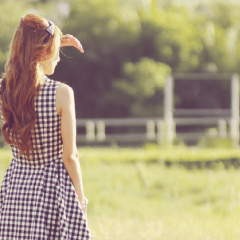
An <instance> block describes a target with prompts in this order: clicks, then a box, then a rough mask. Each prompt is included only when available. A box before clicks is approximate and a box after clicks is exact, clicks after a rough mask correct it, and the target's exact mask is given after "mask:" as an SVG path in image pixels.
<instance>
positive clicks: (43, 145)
mask: <svg viewBox="0 0 240 240" xmlns="http://www.w3.org/2000/svg"><path fill="white" fill-rule="evenodd" d="M57 85H58V82H56V81H53V80H50V79H48V78H45V82H44V84H43V86H42V88H41V91H40V93H39V96H38V98H37V99H36V102H35V111H36V114H37V122H36V124H35V127H34V130H33V131H32V144H33V149H34V152H33V154H32V155H30V158H29V159H28V158H27V157H26V156H24V155H20V156H18V155H19V149H18V148H17V147H16V146H11V148H12V153H13V157H14V158H16V159H17V161H20V162H22V163H24V164H29V165H41V164H47V163H49V162H51V161H53V160H54V159H57V158H61V157H62V153H63V144H62V136H61V118H60V116H59V115H58V114H57V110H56V103H55V100H56V92H57Z"/></svg>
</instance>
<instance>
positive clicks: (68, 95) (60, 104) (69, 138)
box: [56, 83, 86, 214]
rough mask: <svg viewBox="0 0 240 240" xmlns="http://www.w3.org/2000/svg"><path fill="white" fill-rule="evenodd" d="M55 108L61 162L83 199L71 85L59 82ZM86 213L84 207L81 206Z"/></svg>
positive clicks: (80, 197) (80, 198) (79, 197)
mask: <svg viewBox="0 0 240 240" xmlns="http://www.w3.org/2000/svg"><path fill="white" fill-rule="evenodd" d="M56 108H57V112H58V114H59V115H60V116H61V132H62V139H63V163H64V165H65V167H66V170H67V172H68V174H69V177H70V179H71V180H72V183H73V186H74V188H75V190H76V193H77V195H78V199H79V201H80V202H82V201H83V200H84V191H83V183H82V173H81V167H80V162H79V159H78V151H77V146H76V115H75V104H74V93H73V90H72V88H71V87H69V86H68V85H66V84H63V83H59V85H58V89H57V95H56ZM83 212H84V213H85V214H86V208H83Z"/></svg>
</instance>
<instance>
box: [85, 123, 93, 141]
mask: <svg viewBox="0 0 240 240" xmlns="http://www.w3.org/2000/svg"><path fill="white" fill-rule="evenodd" d="M86 139H87V140H88V141H93V140H94V139H95V123H94V122H93V121H87V123H86Z"/></svg>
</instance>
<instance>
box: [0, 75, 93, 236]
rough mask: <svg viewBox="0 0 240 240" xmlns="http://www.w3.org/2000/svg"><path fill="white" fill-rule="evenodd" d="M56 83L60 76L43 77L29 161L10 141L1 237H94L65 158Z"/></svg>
mask: <svg viewBox="0 0 240 240" xmlns="http://www.w3.org/2000/svg"><path fill="white" fill-rule="evenodd" d="M57 86H58V82H56V81H53V80H50V79H48V78H45V82H44V84H43V86H42V88H41V91H40V93H39V95H38V97H37V99H36V102H35V110H36V114H37V122H36V124H35V127H34V131H33V134H32V143H33V148H34V152H33V155H32V158H31V161H30V160H29V159H28V158H26V157H25V156H24V155H20V156H19V157H17V156H18V153H19V150H18V148H17V147H16V146H13V145H12V146H11V149H12V154H13V159H12V161H11V163H10V165H9V167H8V169H7V172H6V174H5V176H4V179H3V182H2V184H1V189H0V239H1V240H56V239H59V240H73V239H76V240H92V236H91V233H90V231H89V229H88V227H87V222H86V219H85V216H84V215H83V212H82V209H81V205H80V203H79V201H78V198H77V194H76V192H75V189H74V186H73V184H72V181H71V179H70V177H69V175H68V172H67V171H66V168H65V166H64V164H63V161H62V153H63V144H62V136H61V126H60V120H61V118H60V116H59V115H58V114H57V111H56V104H55V98H56V91H57ZM0 87H1V85H0ZM0 160H1V156H0Z"/></svg>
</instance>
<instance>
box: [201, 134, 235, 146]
mask: <svg viewBox="0 0 240 240" xmlns="http://www.w3.org/2000/svg"><path fill="white" fill-rule="evenodd" d="M198 147H202V148H217V149H219V148H220V149H221V148H224V149H233V148H234V144H233V140H232V139H231V138H219V137H206V138H202V139H201V140H200V141H199V143H198Z"/></svg>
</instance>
